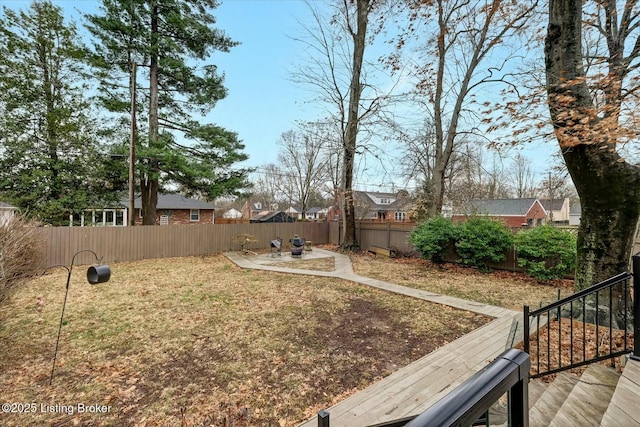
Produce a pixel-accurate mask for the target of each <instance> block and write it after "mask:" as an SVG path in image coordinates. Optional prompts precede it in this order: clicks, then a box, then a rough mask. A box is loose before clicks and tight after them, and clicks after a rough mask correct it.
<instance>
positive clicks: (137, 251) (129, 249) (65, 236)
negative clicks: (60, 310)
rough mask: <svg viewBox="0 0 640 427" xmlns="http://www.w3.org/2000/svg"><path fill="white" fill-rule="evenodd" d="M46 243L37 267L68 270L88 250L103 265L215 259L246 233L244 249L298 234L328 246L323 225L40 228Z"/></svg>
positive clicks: (88, 258) (84, 260) (84, 259)
mask: <svg viewBox="0 0 640 427" xmlns="http://www.w3.org/2000/svg"><path fill="white" fill-rule="evenodd" d="M40 231H41V234H42V238H43V239H44V240H45V242H47V245H48V246H47V247H48V249H47V251H46V252H47V256H46V258H45V259H44V260H43V263H42V264H43V266H50V265H57V264H62V265H68V264H69V263H70V261H71V259H72V257H73V256H74V254H76V253H77V252H78V251H81V250H85V249H87V250H92V251H94V252H95V253H96V254H98V256H100V257H102V258H103V261H104V262H121V261H135V260H139V259H153V258H168V257H182V256H199V255H211V254H218V253H221V252H225V251H236V250H240V245H239V244H237V243H235V242H234V241H233V237H234V236H236V235H238V234H242V233H247V234H251V235H253V236H254V237H255V238H256V243H255V244H253V245H251V246H250V247H249V249H256V250H259V249H266V248H268V247H269V240H272V239H274V238H275V237H281V238H282V239H283V240H284V241H285V247H286V243H288V241H289V239H290V238H291V237H292V236H293V235H294V234H299V235H300V236H302V237H305V238H306V239H307V240H312V241H313V242H314V244H325V243H329V223H326V222H318V223H316V222H299V223H272V224H201V225H171V226H136V227H43V228H42V229H41V230H40ZM94 261H95V259H94V256H93V255H92V254H90V253H88V252H87V253H82V254H78V255H77V256H76V259H75V263H76V264H90V263H93V262H94Z"/></svg>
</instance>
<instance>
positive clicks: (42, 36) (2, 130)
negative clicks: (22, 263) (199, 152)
mask: <svg viewBox="0 0 640 427" xmlns="http://www.w3.org/2000/svg"><path fill="white" fill-rule="evenodd" d="M3 11H4V18H3V19H0V194H1V195H2V197H3V198H4V199H6V201H9V202H11V203H13V204H15V205H16V206H18V207H19V208H21V209H22V210H23V211H25V212H26V213H27V214H28V215H30V216H32V217H36V218H38V219H40V220H41V221H43V222H45V223H50V224H64V223H65V222H66V221H68V218H69V214H70V213H74V212H78V211H80V210H82V209H84V208H86V207H87V206H89V205H91V204H93V203H95V202H97V201H98V200H100V199H108V197H109V195H110V190H112V188H113V185H114V184H115V183H114V182H113V181H110V180H109V179H106V178H107V177H106V172H107V171H106V170H105V169H104V168H103V166H102V165H103V162H102V161H101V150H100V148H101V147H100V144H99V142H100V134H99V132H98V131H99V129H100V126H99V125H98V122H97V120H96V119H95V117H96V116H95V113H94V111H93V110H92V108H91V106H90V104H89V102H88V101H87V99H86V97H85V92H86V91H87V90H88V84H87V83H86V80H84V79H83V77H84V76H85V71H86V69H85V67H84V54H83V52H84V51H83V46H82V43H81V42H80V40H79V39H78V33H77V30H76V27H75V25H74V24H73V23H67V22H65V21H64V18H63V15H62V11H61V9H60V8H59V7H57V6H55V5H53V4H52V3H51V2H47V1H44V2H34V3H32V4H31V6H30V7H29V8H28V10H25V11H20V12H15V11H13V10H10V9H7V8H3Z"/></svg>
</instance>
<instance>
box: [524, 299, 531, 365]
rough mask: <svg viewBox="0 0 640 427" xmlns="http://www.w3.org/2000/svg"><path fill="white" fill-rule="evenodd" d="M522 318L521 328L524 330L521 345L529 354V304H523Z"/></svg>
mask: <svg viewBox="0 0 640 427" xmlns="http://www.w3.org/2000/svg"><path fill="white" fill-rule="evenodd" d="M523 317H524V319H523V321H522V329H523V331H524V337H523V338H524V340H523V341H522V343H523V345H524V352H525V353H527V354H529V336H530V335H531V334H530V333H529V306H528V305H525V306H524V316H523Z"/></svg>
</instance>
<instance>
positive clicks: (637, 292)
mask: <svg viewBox="0 0 640 427" xmlns="http://www.w3.org/2000/svg"><path fill="white" fill-rule="evenodd" d="M632 264H633V353H632V354H631V358H632V359H633V360H636V361H640V345H639V343H638V339H640V252H638V253H637V254H635V255H634V256H633V262H632Z"/></svg>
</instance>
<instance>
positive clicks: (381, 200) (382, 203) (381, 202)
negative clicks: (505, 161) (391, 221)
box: [380, 198, 391, 205]
mask: <svg viewBox="0 0 640 427" xmlns="http://www.w3.org/2000/svg"><path fill="white" fill-rule="evenodd" d="M389 203H391V199H385V198H382V199H380V204H381V205H388V204H389Z"/></svg>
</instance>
